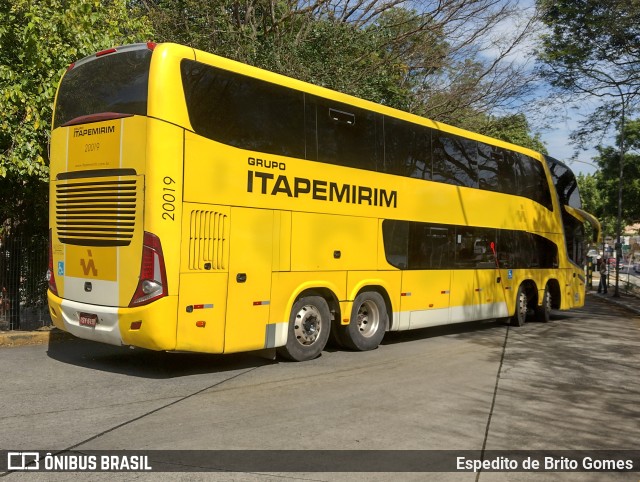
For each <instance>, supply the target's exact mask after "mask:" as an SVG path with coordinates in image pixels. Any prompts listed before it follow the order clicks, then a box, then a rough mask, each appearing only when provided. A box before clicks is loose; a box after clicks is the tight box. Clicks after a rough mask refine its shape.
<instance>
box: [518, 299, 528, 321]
mask: <svg viewBox="0 0 640 482" xmlns="http://www.w3.org/2000/svg"><path fill="white" fill-rule="evenodd" d="M526 317H527V295H526V294H525V293H520V297H519V298H518V318H519V319H520V320H524V319H525V318H526Z"/></svg>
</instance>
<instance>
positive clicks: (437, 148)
mask: <svg viewBox="0 0 640 482" xmlns="http://www.w3.org/2000/svg"><path fill="white" fill-rule="evenodd" d="M432 156H433V180H434V181H439V182H444V183H447V184H454V185H456V186H466V187H478V148H477V143H476V142H475V141H473V140H470V139H464V138H462V137H458V136H453V135H447V134H443V133H440V134H438V135H434V136H433V141H432Z"/></svg>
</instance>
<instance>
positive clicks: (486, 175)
mask: <svg viewBox="0 0 640 482" xmlns="http://www.w3.org/2000/svg"><path fill="white" fill-rule="evenodd" d="M503 159H504V151H503V149H501V148H499V147H494V146H490V145H488V144H478V184H479V187H480V189H486V190H488V191H497V190H498V189H499V184H498V179H499V178H498V172H499V166H500V164H502V163H503Z"/></svg>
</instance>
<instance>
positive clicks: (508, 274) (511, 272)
mask: <svg viewBox="0 0 640 482" xmlns="http://www.w3.org/2000/svg"><path fill="white" fill-rule="evenodd" d="M507 279H513V270H512V269H509V270H507Z"/></svg>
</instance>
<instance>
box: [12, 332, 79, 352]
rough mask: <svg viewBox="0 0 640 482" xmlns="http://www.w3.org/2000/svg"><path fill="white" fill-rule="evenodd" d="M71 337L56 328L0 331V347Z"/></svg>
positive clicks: (64, 339)
mask: <svg viewBox="0 0 640 482" xmlns="http://www.w3.org/2000/svg"><path fill="white" fill-rule="evenodd" d="M72 339H73V336H72V335H70V334H69V333H67V332H64V331H62V330H59V329H58V328H46V329H43V330H38V331H0V348H7V347H9V348H10V347H17V346H28V345H45V344H49V343H58V342H62V341H69V340H72Z"/></svg>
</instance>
